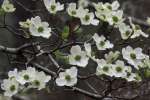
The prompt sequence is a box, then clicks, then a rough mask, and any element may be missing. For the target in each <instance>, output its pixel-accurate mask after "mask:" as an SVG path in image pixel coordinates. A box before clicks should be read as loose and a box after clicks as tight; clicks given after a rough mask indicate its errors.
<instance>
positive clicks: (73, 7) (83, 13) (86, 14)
mask: <svg viewBox="0 0 150 100" xmlns="http://www.w3.org/2000/svg"><path fill="white" fill-rule="evenodd" d="M86 2H87V3H86ZM86 2H84V1H83V0H82V1H80V2H79V5H78V6H79V7H78V8H77V4H76V3H70V4H69V5H68V8H67V12H68V14H69V15H70V16H73V17H76V18H79V19H80V20H81V24H82V25H90V24H92V25H98V24H99V20H97V19H96V18H95V15H94V13H93V12H90V11H89V9H85V8H84V7H85V6H87V5H88V1H86ZM83 5H84V6H83Z"/></svg>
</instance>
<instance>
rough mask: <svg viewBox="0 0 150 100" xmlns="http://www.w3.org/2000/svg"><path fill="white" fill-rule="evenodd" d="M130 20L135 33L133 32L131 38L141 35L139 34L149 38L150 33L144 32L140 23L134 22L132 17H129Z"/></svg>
mask: <svg viewBox="0 0 150 100" xmlns="http://www.w3.org/2000/svg"><path fill="white" fill-rule="evenodd" d="M129 21H130V25H131V27H132V30H133V34H132V36H131V38H136V37H139V36H143V37H146V38H147V37H148V36H149V35H148V34H146V33H144V32H143V31H142V30H141V28H140V26H139V25H135V24H133V23H132V19H131V18H129Z"/></svg>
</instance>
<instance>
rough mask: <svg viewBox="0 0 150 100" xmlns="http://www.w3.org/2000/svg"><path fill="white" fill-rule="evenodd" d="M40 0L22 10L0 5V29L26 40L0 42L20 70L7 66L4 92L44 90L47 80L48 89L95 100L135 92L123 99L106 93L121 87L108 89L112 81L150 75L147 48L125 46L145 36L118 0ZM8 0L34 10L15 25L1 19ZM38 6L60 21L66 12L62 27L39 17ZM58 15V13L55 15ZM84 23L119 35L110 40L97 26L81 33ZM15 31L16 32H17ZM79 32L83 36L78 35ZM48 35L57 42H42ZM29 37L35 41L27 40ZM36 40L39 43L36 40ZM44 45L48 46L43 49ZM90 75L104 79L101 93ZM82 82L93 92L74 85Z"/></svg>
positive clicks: (1, 49)
mask: <svg viewBox="0 0 150 100" xmlns="http://www.w3.org/2000/svg"><path fill="white" fill-rule="evenodd" d="M40 2H41V5H44V7H43V8H42V9H35V10H31V9H28V8H27V7H25V6H24V5H23V4H21V3H20V2H18V1H17V0H4V1H3V3H2V5H1V8H0V14H1V16H4V22H2V23H3V24H2V25H1V26H0V28H4V29H6V30H8V31H10V32H11V33H12V34H15V35H19V36H22V37H23V38H25V39H27V40H30V41H29V42H28V43H25V44H23V45H21V46H19V47H17V48H11V47H5V46H3V45H1V44H0V52H5V53H8V54H11V55H16V56H23V59H22V60H21V61H20V60H16V64H17V66H21V68H17V67H16V68H14V67H13V68H11V69H10V71H9V72H7V75H6V78H4V79H1V80H2V81H1V90H2V91H3V95H4V96H8V97H16V96H19V95H20V94H22V93H25V92H26V91H28V90H30V89H37V90H39V91H40V90H41V89H45V90H47V89H49V87H50V85H52V84H51V83H53V84H55V85H52V86H53V87H59V88H65V89H66V90H72V91H74V92H77V93H81V94H83V95H85V96H87V97H91V98H93V99H98V100H106V98H110V99H112V100H135V99H136V98H138V97H139V96H140V95H139V94H137V95H135V96H133V97H128V98H126V97H122V96H119V95H117V96H116V95H114V94H112V91H117V90H119V89H123V87H122V86H117V87H116V88H114V87H113V86H112V85H113V82H114V81H115V82H117V81H120V80H121V81H122V82H125V84H127V85H126V86H124V87H127V86H128V84H132V83H135V84H136V85H137V84H138V85H142V84H144V82H148V81H149V78H150V57H149V54H148V52H145V50H143V48H141V47H135V46H133V45H132V46H131V45H130V44H131V43H130V41H133V42H136V41H135V39H138V38H144V39H150V38H149V34H148V33H146V32H144V30H143V29H142V28H141V27H140V23H139V25H137V24H135V23H134V22H136V20H135V19H133V18H132V17H127V16H125V14H124V12H123V10H122V9H121V7H120V3H119V2H118V1H113V2H110V3H108V2H107V3H104V2H101V1H96V2H94V1H92V0H78V1H77V2H65V3H62V2H61V0H41V1H40ZM14 3H16V4H18V5H19V6H20V7H22V8H23V9H24V10H26V11H28V12H30V13H32V14H33V13H34V14H33V16H31V18H26V19H25V20H24V21H22V20H21V21H19V22H18V25H19V29H14V28H13V27H12V26H10V25H7V23H6V18H5V17H6V16H7V15H8V14H12V13H14V12H15V11H16V10H17V9H16V7H15V5H14ZM43 9H45V10H46V11H47V12H46V13H48V14H49V16H52V17H53V18H54V19H55V20H57V17H58V18H59V19H62V18H64V17H66V16H67V17H66V18H65V20H63V21H64V23H63V26H62V27H61V28H60V27H59V26H57V25H53V24H51V23H50V22H49V21H46V19H44V18H42V17H41V14H44V13H43V11H42V10H43ZM59 13H61V16H57V14H59ZM74 20H75V21H74ZM67 22H69V24H67ZM60 23H61V22H60ZM74 23H75V24H74ZM76 23H77V24H76ZM145 23H146V25H147V26H149V25H150V18H147V21H146V22H145ZM106 25H107V26H106ZM88 26H92V28H91V29H90V30H93V29H97V27H99V28H100V30H101V27H104V28H105V30H106V32H107V33H110V34H113V30H116V31H117V32H116V33H117V34H118V37H117V38H120V39H115V38H113V40H115V42H114V41H112V40H111V39H110V38H111V37H109V35H108V34H105V32H104V34H103V33H102V32H99V31H98V30H95V32H93V33H90V34H88V31H86V33H87V34H83V33H82V32H83V31H82V30H84V29H86V27H88ZM108 26H109V27H110V28H108ZM16 30H19V33H18V32H16ZM1 34H3V33H1ZM82 35H84V36H83V37H84V38H82V37H80V36H82ZM54 36H56V37H57V38H58V41H59V42H58V45H52V43H50V42H48V43H47V42H46V41H48V40H50V39H52V38H54ZM33 38H35V39H37V40H36V41H32V40H33ZM39 38H42V39H43V41H39V40H38V39H39ZM81 38H82V39H81ZM128 41H129V43H128ZM56 44H57V43H56ZM51 45H52V46H51ZM47 46H50V48H49V49H46V48H47ZM101 55H102V56H101ZM40 57H42V58H43V59H40V60H43V62H44V57H45V58H47V57H48V58H49V62H51V63H52V65H50V66H48V67H47V64H43V65H42V64H40V63H39V62H38V61H37V60H36V59H38V58H40ZM11 62H12V61H10V63H11ZM20 64H21V65H20ZM88 68H90V69H92V71H91V70H88ZM87 70H88V71H87ZM84 71H85V72H87V73H85V72H84ZM83 73H84V74H83ZM90 78H96V80H98V81H103V82H106V83H105V84H107V86H106V87H105V89H104V90H103V91H101V92H97V91H98V89H97V88H94V86H92V85H90V84H89V83H88V80H89V79H90ZM83 80H84V81H85V80H86V81H87V83H88V87H89V88H90V89H91V90H93V92H91V91H88V90H84V89H82V88H80V87H78V85H79V84H82V83H83V82H82V81H83Z"/></svg>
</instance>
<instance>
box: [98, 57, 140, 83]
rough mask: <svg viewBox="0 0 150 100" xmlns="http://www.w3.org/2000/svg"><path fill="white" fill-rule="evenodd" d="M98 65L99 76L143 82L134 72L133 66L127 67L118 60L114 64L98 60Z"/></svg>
mask: <svg viewBox="0 0 150 100" xmlns="http://www.w3.org/2000/svg"><path fill="white" fill-rule="evenodd" d="M97 64H98V67H97V69H96V74H97V75H98V76H101V75H107V76H110V77H116V78H124V79H126V80H127V81H141V78H140V76H139V75H138V74H137V73H133V72H132V68H131V66H126V65H125V64H124V62H123V61H121V60H117V61H116V62H115V63H114V64H112V63H107V62H106V60H104V59H100V60H99V59H97Z"/></svg>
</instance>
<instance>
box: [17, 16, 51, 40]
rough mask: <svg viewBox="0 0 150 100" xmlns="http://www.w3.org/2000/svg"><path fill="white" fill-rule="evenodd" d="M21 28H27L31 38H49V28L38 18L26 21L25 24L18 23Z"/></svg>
mask: <svg viewBox="0 0 150 100" xmlns="http://www.w3.org/2000/svg"><path fill="white" fill-rule="evenodd" d="M19 24H20V25H21V27H23V28H29V32H30V34H31V35H32V36H36V37H40V36H41V37H43V38H47V39H48V38H49V37H50V36H51V31H52V30H51V28H50V27H49V24H48V23H47V22H42V21H41V18H40V17H39V16H36V17H34V18H31V20H30V19H27V20H26V21H25V22H20V23H19Z"/></svg>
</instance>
